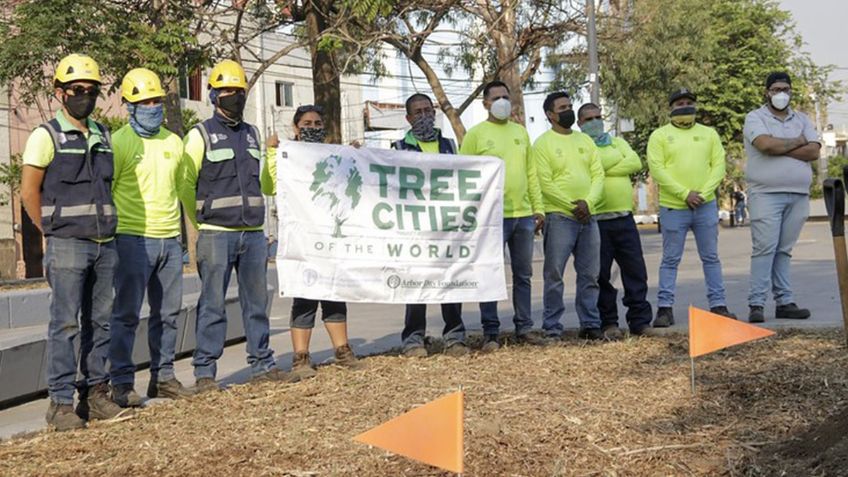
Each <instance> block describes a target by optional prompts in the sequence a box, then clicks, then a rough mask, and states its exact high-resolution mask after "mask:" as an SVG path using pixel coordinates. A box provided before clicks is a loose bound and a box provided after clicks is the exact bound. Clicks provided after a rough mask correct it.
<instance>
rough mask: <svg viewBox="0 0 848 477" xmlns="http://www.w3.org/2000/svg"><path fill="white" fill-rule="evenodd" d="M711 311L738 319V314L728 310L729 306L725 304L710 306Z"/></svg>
mask: <svg viewBox="0 0 848 477" xmlns="http://www.w3.org/2000/svg"><path fill="white" fill-rule="evenodd" d="M710 313H713V314H716V315H721V316H726V317H728V318H731V319H734V320H735V319H736V315H734V314H733V313H731V312H730V310H728V309H727V307H726V306H724V305H721V306H714V307H712V308H710Z"/></svg>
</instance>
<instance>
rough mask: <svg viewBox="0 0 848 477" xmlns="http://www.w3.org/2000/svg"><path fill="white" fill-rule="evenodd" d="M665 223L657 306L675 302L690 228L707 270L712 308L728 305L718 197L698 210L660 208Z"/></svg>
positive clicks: (705, 271)
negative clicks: (721, 256)
mask: <svg viewBox="0 0 848 477" xmlns="http://www.w3.org/2000/svg"><path fill="white" fill-rule="evenodd" d="M660 224H661V225H662V238H663V256H662V262H661V263H660V284H659V291H658V292H657V306H658V307H671V306H672V305H674V289H675V284H676V283H677V267H678V265H680V259H681V258H682V257H683V247H684V246H685V245H686V234H687V233H688V232H689V229H692V232H693V233H694V234H695V244H696V245H697V247H698V256H699V257H701V264H702V266H703V269H704V280H705V281H706V283H707V301H709V304H710V308H713V307H716V306H723V305H726V304H727V303H726V301H725V295H724V280H723V279H722V277H721V261H720V260H719V258H718V207H717V206H716V202H715V201H714V200H712V201H710V202H707V203H706V204H703V205H701V206H700V207H698V208H697V209H695V210H691V209H682V210H678V209H669V208H667V207H660Z"/></svg>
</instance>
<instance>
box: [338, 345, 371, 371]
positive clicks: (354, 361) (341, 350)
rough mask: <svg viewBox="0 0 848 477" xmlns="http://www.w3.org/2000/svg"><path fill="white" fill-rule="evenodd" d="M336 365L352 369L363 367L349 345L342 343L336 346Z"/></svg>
mask: <svg viewBox="0 0 848 477" xmlns="http://www.w3.org/2000/svg"><path fill="white" fill-rule="evenodd" d="M336 365H337V366H342V367H344V368H348V369H350V370H353V371H358V370H360V369H364V368H365V364H364V363H362V362H361V361H360V360H359V358H357V357H356V355H355V354H353V350H352V349H350V345H342V346H339V347H338V348H336Z"/></svg>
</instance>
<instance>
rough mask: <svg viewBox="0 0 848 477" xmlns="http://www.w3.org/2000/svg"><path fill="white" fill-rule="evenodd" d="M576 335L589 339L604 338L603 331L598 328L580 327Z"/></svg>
mask: <svg viewBox="0 0 848 477" xmlns="http://www.w3.org/2000/svg"><path fill="white" fill-rule="evenodd" d="M577 337H578V338H580V339H584V340H591V341H596V340H602V339H604V332H603V331H601V329H600V328H580V331H579V332H578V333H577Z"/></svg>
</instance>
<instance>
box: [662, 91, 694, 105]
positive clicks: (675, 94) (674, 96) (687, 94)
mask: <svg viewBox="0 0 848 477" xmlns="http://www.w3.org/2000/svg"><path fill="white" fill-rule="evenodd" d="M680 98H689V99H691V100H692V101H698V98H697V97H696V96H695V93H693V92H691V91H689V90H688V89H687V88H680V89H676V90H674V91H672V92H671V94H670V95H668V105H669V106H671V103H673V102H675V101H677V100H678V99H680Z"/></svg>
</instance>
